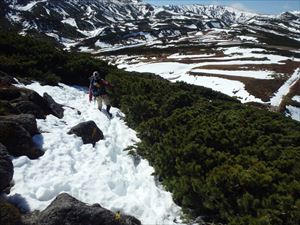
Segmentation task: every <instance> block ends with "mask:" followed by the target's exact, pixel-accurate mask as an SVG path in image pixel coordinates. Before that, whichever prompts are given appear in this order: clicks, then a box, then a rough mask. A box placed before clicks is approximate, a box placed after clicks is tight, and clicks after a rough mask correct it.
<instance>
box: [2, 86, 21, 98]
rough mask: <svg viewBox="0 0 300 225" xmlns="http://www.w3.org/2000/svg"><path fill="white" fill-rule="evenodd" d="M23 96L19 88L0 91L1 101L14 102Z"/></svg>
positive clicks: (7, 88)
mask: <svg viewBox="0 0 300 225" xmlns="http://www.w3.org/2000/svg"><path fill="white" fill-rule="evenodd" d="M20 96H21V92H20V90H19V89H18V88H15V87H6V88H1V89H0V99H1V100H7V101H10V100H13V99H17V98H19V97H20Z"/></svg>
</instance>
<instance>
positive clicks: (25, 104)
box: [15, 101, 46, 119]
mask: <svg viewBox="0 0 300 225" xmlns="http://www.w3.org/2000/svg"><path fill="white" fill-rule="evenodd" d="M15 108H16V109H17V110H18V111H19V112H20V113H24V114H32V115H34V116H35V117H36V118H37V119H45V118H46V116H45V112H43V111H42V109H41V108H40V107H39V106H38V105H36V104H34V103H33V102H31V101H20V102H18V103H16V104H15Z"/></svg>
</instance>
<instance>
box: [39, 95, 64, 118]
mask: <svg viewBox="0 0 300 225" xmlns="http://www.w3.org/2000/svg"><path fill="white" fill-rule="evenodd" d="M43 97H44V99H45V100H46V102H47V103H48V106H49V108H50V109H51V111H52V114H53V115H54V116H56V117H57V118H59V119H61V118H63V117H64V109H63V107H62V105H60V104H58V103H56V102H55V101H54V100H53V98H52V97H51V96H50V95H49V94H47V93H44V95H43Z"/></svg>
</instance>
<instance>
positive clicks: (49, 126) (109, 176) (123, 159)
mask: <svg viewBox="0 0 300 225" xmlns="http://www.w3.org/2000/svg"><path fill="white" fill-rule="evenodd" d="M20 86H23V85H20ZM26 88H29V89H33V90H35V91H37V92H38V93H39V94H43V93H44V92H47V93H48V94H50V95H51V96H52V97H53V98H54V100H55V101H56V102H58V103H61V104H64V105H67V106H71V107H74V108H76V109H78V110H80V111H81V115H78V113H77V111H76V110H74V109H71V108H69V107H65V112H64V118H63V119H58V118H56V117H54V116H52V115H49V116H47V118H46V119H45V120H42V119H41V120H37V121H38V127H39V129H40V130H41V132H42V134H41V135H37V136H35V137H34V140H35V141H36V142H37V143H40V144H41V145H42V146H43V148H44V149H45V154H44V155H43V156H42V157H41V158H39V159H37V160H29V159H28V158H27V157H25V156H23V157H19V158H16V159H14V160H13V163H14V167H15V174H14V181H15V183H16V184H15V186H14V187H13V189H12V191H11V194H10V199H11V200H12V201H15V202H18V203H19V204H20V205H24V202H20V200H19V199H20V198H19V194H20V195H21V197H22V198H25V200H26V201H27V204H28V206H29V208H30V210H35V209H39V210H42V209H44V208H45V207H46V206H48V205H49V204H50V202H51V201H52V200H53V199H54V198H55V197H56V196H57V195H58V194H59V193H62V192H66V193H69V194H71V195H72V196H74V197H75V198H77V199H79V200H81V201H83V202H86V203H89V204H94V203H99V204H100V205H101V206H103V207H105V208H108V209H110V210H113V211H116V210H120V211H121V212H123V213H126V214H130V215H133V216H135V217H137V218H138V219H139V220H141V222H142V223H143V224H175V223H174V220H175V219H176V220H177V221H180V220H179V216H180V213H181V210H180V208H179V207H178V206H177V205H175V203H174V202H173V201H172V198H171V194H170V193H169V192H166V191H164V190H163V189H162V188H161V187H157V186H156V185H155V181H154V177H153V176H152V173H153V172H154V170H153V168H152V167H150V166H149V164H148V162H147V161H146V160H141V161H140V163H139V164H138V165H136V166H135V165H134V162H133V159H132V157H130V156H129V155H127V153H126V152H124V151H123V149H124V148H126V147H128V146H130V145H133V144H135V143H136V142H138V141H139V140H138V138H137V137H136V133H135V131H134V130H132V129H130V128H128V127H127V126H126V124H125V122H124V121H123V120H121V119H120V118H118V117H116V116H115V115H116V113H117V112H118V111H119V110H118V109H116V108H112V113H113V115H114V118H113V119H111V120H108V119H107V117H106V116H105V115H104V114H103V113H101V112H99V111H98V110H97V108H96V105H94V104H90V103H88V97H87V94H86V92H87V90H86V89H82V88H79V87H77V88H76V87H70V86H66V85H61V86H60V87H51V86H41V85H39V84H38V83H33V84H31V85H28V86H26ZM88 120H94V121H95V123H96V124H97V126H98V127H99V128H100V129H101V130H102V131H103V133H104V136H105V139H104V140H102V141H99V142H97V143H96V145H95V147H93V146H92V145H91V144H87V145H83V143H82V140H81V138H79V137H76V136H75V135H68V134H67V132H68V131H69V130H70V128H71V127H72V126H75V125H77V124H78V123H80V122H84V121H88Z"/></svg>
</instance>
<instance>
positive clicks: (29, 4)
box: [15, 0, 47, 11]
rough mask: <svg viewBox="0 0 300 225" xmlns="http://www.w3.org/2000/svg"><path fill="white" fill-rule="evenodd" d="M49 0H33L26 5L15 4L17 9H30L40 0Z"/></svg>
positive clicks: (43, 0) (44, 0) (41, 0)
mask: <svg viewBox="0 0 300 225" xmlns="http://www.w3.org/2000/svg"><path fill="white" fill-rule="evenodd" d="M46 1H47V0H40V1H33V2H30V3H28V4H27V5H25V6H15V9H17V10H20V11H30V10H31V9H32V8H33V7H34V6H35V5H36V4H38V3H40V2H46Z"/></svg>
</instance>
